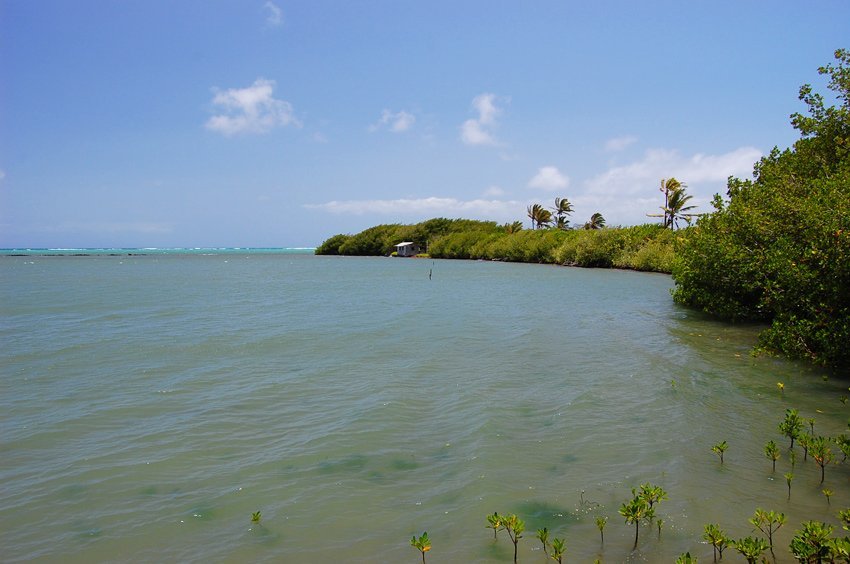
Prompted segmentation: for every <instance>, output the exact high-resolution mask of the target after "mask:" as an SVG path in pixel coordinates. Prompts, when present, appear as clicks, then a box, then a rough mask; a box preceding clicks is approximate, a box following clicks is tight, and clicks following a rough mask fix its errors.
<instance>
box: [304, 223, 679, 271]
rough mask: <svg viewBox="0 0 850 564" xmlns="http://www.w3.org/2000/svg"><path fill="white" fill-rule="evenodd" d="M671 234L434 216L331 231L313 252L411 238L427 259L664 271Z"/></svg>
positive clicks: (359, 251)
mask: <svg viewBox="0 0 850 564" xmlns="http://www.w3.org/2000/svg"><path fill="white" fill-rule="evenodd" d="M677 235H678V233H676V234H674V232H673V231H671V230H670V229H664V228H663V227H662V226H661V225H638V226H635V227H612V228H605V229H576V230H573V229H568V230H563V229H534V230H524V229H522V230H517V229H516V225H514V224H508V225H498V224H496V223H495V222H492V221H475V220H469V219H444V218H438V219H429V220H428V221H423V222H421V223H417V224H414V225H400V224H390V225H377V226H375V227H370V228H369V229H366V230H365V231H361V232H360V233H357V234H355V235H335V236H333V237H331V238H330V239H328V240H327V241H325V242H324V243H322V245H321V246H320V247H318V248H317V249H316V254H320V255H367V256H369V255H371V256H381V255H383V256H386V255H390V254H391V253H392V252H393V251H394V250H395V245H397V244H398V243H400V242H402V241H411V242H414V243H417V244H418V245H420V246H421V247H422V248H423V249H425V252H427V254H428V256H430V257H433V258H446V259H483V260H499V261H510V262H532V263H544V264H561V265H569V266H584V267H597V268H600V267H601V268H629V269H634V270H644V271H653V272H667V273H669V272H670V271H671V268H672V264H673V240H674V238H675V237H676V236H677Z"/></svg>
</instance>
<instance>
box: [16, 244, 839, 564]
mask: <svg viewBox="0 0 850 564" xmlns="http://www.w3.org/2000/svg"><path fill="white" fill-rule="evenodd" d="M11 254H24V255H26V256H0V342H2V347H0V560H2V561H4V562H19V561H40V562H72V563H73V562H107V561H109V562H113V561H114V562H126V561H138V562H201V561H204V562H298V563H300V562H305V563H312V562H317V563H318V562H417V561H420V556H419V553H418V551H416V550H415V549H414V548H412V547H411V546H410V545H409V541H410V537H411V536H412V535H414V534H416V535H419V534H421V533H422V532H423V531H428V533H429V536H430V537H431V539H432V543H433V549H432V550H431V552H429V553H428V555H427V560H428V562H509V561H512V559H513V547H512V545H511V543H510V541H509V539H508V538H507V536H506V535H505V533H504V532H501V533H499V538H498V540H495V541H494V539H493V534H492V531H490V530H488V529H486V528H485V525H486V515H487V514H490V513H493V512H494V511H498V512H500V513H517V514H518V515H519V516H520V517H521V518H523V519H524V520H525V521H526V532H525V534H524V538H523V539H521V540H520V543H519V558H520V561H521V562H540V563H542V562H546V561H547V559H546V555H545V554H544V553H543V552H542V550H541V549H540V543H539V542H538V541H537V540H536V539H535V538H534V537H535V531H536V530H537V529H538V528H542V527H544V526H546V527H548V528H549V530H550V531H551V535H552V536H558V537H564V538H566V541H567V553H566V554H567V560H568V561H573V562H589V561H592V560H593V559H594V558H599V559H600V560H602V561H603V562H672V561H673V560H674V559H675V557H676V556H677V555H678V554H680V553H682V552H685V551H686V550H687V551H690V552H691V554H692V555H694V554H695V555H697V556H699V558H700V559H701V560H708V559H710V558H711V554H712V550H711V547H710V546H707V545H705V544H704V543H702V542H701V535H702V529H703V526H704V525H705V524H706V523H709V522H717V523H720V524H721V525H722V526H723V528H724V529H725V530H726V531H727V532H728V533H729V534H730V535H731V536H733V537H741V536H745V535H749V534H751V533H752V527H751V526H750V525H749V523H747V518H748V517H749V516H751V515H752V513H753V511H754V510H755V509H756V508H757V507H761V508H764V509H774V510H776V511H783V512H785V513H786V514H787V515H788V524H787V525H786V526H785V527H783V528H782V529H780V531H779V532H778V533H777V535H776V538H777V549H776V553H777V556H778V559H777V560H778V561H779V562H791V561H793V559H792V558H791V556H790V554H788V552H787V548H786V547H787V545H788V542H789V541H790V538H791V536H792V535H793V532H794V529H795V528H797V527H798V526H799V524H800V523H801V522H802V521H803V520H806V519H819V520H823V521H826V522H828V523H832V524H836V525H837V524H838V520H837V518H836V513H837V511H838V510H839V509H843V508H846V507H848V506H850V492H848V491H847V483H848V477H850V465H848V464H846V463H845V464H838V463H836V464H832V465H830V466H829V467H828V468H827V470H826V481H825V482H824V484H820V483H819V481H820V469H819V468H817V467H816V466H815V465H814V464H813V463H812V462H811V460H810V459H809V460H808V461H805V462H804V461H803V457H802V451H799V449H798V454H797V461H796V466H795V468H794V475H795V478H794V481H793V486H792V493H791V499H790V500H789V499H787V493H788V491H787V486H786V483H785V479H784V478H783V473H784V472H788V471H789V470H790V469H791V466H790V461H789V457H788V452H787V441H786V440H785V439H784V438H783V437H781V436H780V435H779V432H778V430H777V425H778V423H779V421H780V420H781V419H782V417H783V414H784V411H785V409H786V408H787V407H796V408H799V409H800V411H801V414H802V415H803V416H805V417H813V418H814V419H815V430H816V432H818V433H821V434H830V435H836V434H838V433H842V432H846V431H847V418H848V416H850V408H848V407H846V406H845V405H844V404H843V403H842V402H841V401H840V398H841V397H842V396H845V395H847V394H848V391H847V382H844V381H840V380H839V379H837V378H835V377H831V378H830V377H829V374H827V373H822V372H819V371H818V370H815V369H812V368H810V367H807V366H805V365H800V364H795V363H790V362H786V361H783V360H779V359H774V358H769V357H767V358H766V357H759V358H754V357H752V356H751V355H750V352H749V351H750V349H751V347H752V346H753V345H754V343H755V339H756V334H757V332H758V330H759V328H758V327H754V326H734V325H727V324H723V323H719V322H715V321H712V320H710V319H707V318H705V317H704V316H701V315H699V314H697V313H694V312H691V311H688V310H686V309H683V308H680V307H678V306H676V305H675V304H673V303H672V300H671V298H670V292H669V291H670V288H671V287H672V283H671V280H670V278H669V277H668V276H664V275H657V274H645V273H635V272H625V271H613V270H586V269H577V268H561V267H551V266H541V265H524V264H507V263H493V262H461V261H457V262H455V261H433V260H415V259H389V258H353V257H317V256H313V255H311V254H304V253H292V252H278V251H275V252H271V251H269V252H258V251H246V250H229V251H227V252H214V251H210V252H192V253H185V252H176V251H173V252H147V253H141V254H140V253H135V252H123V251H122V252H118V253H110V252H96V253H84V254H87V255H89V256H43V255H44V254H56V253H37V252H36V253H33V252H29V253H11ZM65 254H66V255H74V254H78V253H74V252H65ZM824 378H826V379H824ZM777 382H783V383H784V384H785V392H784V393H780V391H779V390H778V387H777V385H776V384H777ZM769 439H774V440H776V441H777V443H778V444H780V446H781V447H782V458H781V459H780V461H779V462H778V463H777V470H776V472H775V473H773V472H771V465H770V461H768V460H767V459H766V458H765V457H764V455H763V453H762V449H763V447H764V444H765V443H766V442H767V441H768V440H769ZM721 440H726V441H728V444H729V449H728V451H727V452H726V454H725V457H724V458H725V461H724V464H723V465H721V464H720V463H719V460H718V458H717V457H716V456H715V455H714V454H713V453H712V452H711V446H712V445H713V444H715V443H717V442H719V441H721ZM837 459H838V460H840V456H838V457H837ZM647 481H649V482H652V483H654V484H657V485H661V486H662V487H664V489H665V490H666V491H667V492H668V499H667V500H666V501H664V502H662V503H661V504H660V506H659V507H658V515H659V516H660V517H661V518H663V520H664V521H663V523H664V524H663V528H662V531H661V534H660V536H659V534H658V531H657V527H656V526H655V525H651V526H649V525H648V526H644V527H642V528H641V529H640V535H641V536H640V542H639V544H638V548H637V549H636V550H632V546H633V541H634V528H633V527H632V526H629V525H626V524H625V523H624V521H623V518H622V517H620V516H619V515H618V513H617V510H618V508H619V507H620V505H621V504H622V503H623V502H625V501H627V499H629V498H630V497H631V488H633V487H636V486H638V485H639V484H640V483H643V482H647ZM824 487H828V488H830V489H832V490H833V491H834V494H833V496H832V498H831V500H830V505H827V500H826V498H825V497H824V495H823V494H822V493H821V490H822V489H823V488H824ZM255 511H260V512H261V520H260V522H259V523H252V521H251V514H252V513H253V512H255ZM600 515H603V516H607V517H608V519H609V520H608V524H607V526H606V528H605V542H604V544H602V543H601V542H600V536H599V532H598V530H597V529H596V526H595V524H594V518H595V517H596V516H600ZM839 529H840V527H839ZM732 553H733V550H732V549H729V550H728V551H727V555H730V554H732ZM736 557H737V555H735V554H732V556H731V558H730V559H731V560H734V559H735V558H736Z"/></svg>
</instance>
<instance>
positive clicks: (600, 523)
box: [596, 515, 608, 544]
mask: <svg viewBox="0 0 850 564" xmlns="http://www.w3.org/2000/svg"><path fill="white" fill-rule="evenodd" d="M606 523H608V517H605V516H603V515H599V516H598V517H597V518H596V528H597V529H599V542H601V543H602V544H605V525H606Z"/></svg>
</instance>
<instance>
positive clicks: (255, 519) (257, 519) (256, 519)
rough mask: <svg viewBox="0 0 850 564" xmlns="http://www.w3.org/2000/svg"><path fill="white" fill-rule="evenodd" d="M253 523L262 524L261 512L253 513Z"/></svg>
mask: <svg viewBox="0 0 850 564" xmlns="http://www.w3.org/2000/svg"><path fill="white" fill-rule="evenodd" d="M251 522H252V523H259V522H260V512H259V511H254V512H253V513H251Z"/></svg>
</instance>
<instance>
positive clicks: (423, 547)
mask: <svg viewBox="0 0 850 564" xmlns="http://www.w3.org/2000/svg"><path fill="white" fill-rule="evenodd" d="M410 546H412V547H413V548H415V549H417V550H419V552H420V553H422V564H425V553H426V552H428V551H429V550H431V539H429V538H428V531H424V532H423V533H422V536H421V537H419V538H416V535H413V538H412V539H410Z"/></svg>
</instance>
